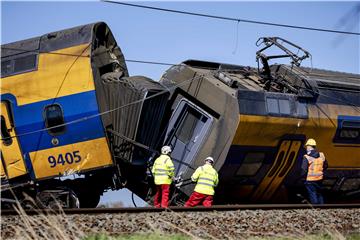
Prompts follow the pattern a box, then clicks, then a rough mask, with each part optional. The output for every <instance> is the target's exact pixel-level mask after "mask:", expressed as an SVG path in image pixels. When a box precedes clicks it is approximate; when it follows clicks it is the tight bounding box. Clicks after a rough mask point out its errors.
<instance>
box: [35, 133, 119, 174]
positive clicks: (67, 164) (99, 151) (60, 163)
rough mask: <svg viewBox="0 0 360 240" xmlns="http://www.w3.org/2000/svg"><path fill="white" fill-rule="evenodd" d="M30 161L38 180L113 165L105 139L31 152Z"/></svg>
mask: <svg viewBox="0 0 360 240" xmlns="http://www.w3.org/2000/svg"><path fill="white" fill-rule="evenodd" d="M30 159H31V162H32V165H33V168H34V173H35V176H36V179H41V178H46V177H51V176H54V175H70V174H73V173H76V172H79V171H85V170H90V169H95V168H100V167H106V166H110V165H112V164H113V162H112V159H111V155H110V151H109V148H108V145H107V141H106V138H105V137H104V138H98V139H94V140H89V141H85V142H79V143H74V144H69V145H64V146H60V147H54V148H49V149H45V150H41V151H37V152H31V153H30Z"/></svg>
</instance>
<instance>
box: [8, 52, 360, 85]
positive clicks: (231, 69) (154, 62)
mask: <svg viewBox="0 0 360 240" xmlns="http://www.w3.org/2000/svg"><path fill="white" fill-rule="evenodd" d="M1 49H6V50H16V51H23V52H21V53H28V52H34V53H45V54H54V55H61V56H68V57H86V58H88V57H90V55H82V54H68V53H59V52H50V51H39V50H36V49H34V50H26V49H20V48H8V47H1ZM18 54H20V53H18ZM18 54H13V55H9V56H14V55H18ZM7 57H8V56H7ZM200 61H201V60H200ZM125 62H128V63H139V64H149V65H159V66H188V65H187V64H185V63H170V62H160V61H153V60H142V59H125ZM220 64H223V63H220ZM225 65H228V64H226V63H225ZM229 65H231V64H229ZM239 67H241V66H239ZM194 68H198V69H204V70H221V71H233V72H236V71H240V70H237V69H234V68H228V69H227V68H221V69H219V67H205V66H194ZM310 69H311V70H313V69H314V68H313V63H312V56H311V67H310ZM309 73H311V74H313V75H316V76H323V77H331V76H332V75H328V74H324V73H313V72H312V71H309ZM338 73H342V72H338ZM345 74H346V73H345ZM347 77H348V76H347ZM351 78H355V79H359V80H360V78H359V77H355V76H353V77H351Z"/></svg>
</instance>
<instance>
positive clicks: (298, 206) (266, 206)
mask: <svg viewBox="0 0 360 240" xmlns="http://www.w3.org/2000/svg"><path fill="white" fill-rule="evenodd" d="M297 209H359V210H360V203H359V204H357V203H356V204H323V205H310V204H246V205H245V204H244V205H215V206H213V207H202V206H199V207H194V208H188V207H177V206H176V207H169V208H154V207H137V208H134V207H131V208H72V209H62V210H53V209H32V210H25V213H26V214H28V215H39V214H50V215H54V214H66V215H70V214H121V213H155V212H172V211H173V212H211V211H218V212H221V211H237V210H297ZM1 215H2V216H6V215H18V213H17V212H16V211H15V210H12V209H4V210H1Z"/></svg>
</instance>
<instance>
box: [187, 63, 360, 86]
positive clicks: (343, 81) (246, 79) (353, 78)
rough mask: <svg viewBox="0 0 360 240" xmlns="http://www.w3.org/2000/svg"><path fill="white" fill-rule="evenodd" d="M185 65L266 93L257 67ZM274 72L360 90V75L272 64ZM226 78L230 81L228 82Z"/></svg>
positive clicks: (320, 83) (324, 84) (214, 64)
mask: <svg viewBox="0 0 360 240" xmlns="http://www.w3.org/2000/svg"><path fill="white" fill-rule="evenodd" d="M182 64H184V65H187V66H189V67H191V68H193V69H194V70H195V71H197V72H199V73H203V74H207V75H209V74H214V73H215V75H214V76H215V77H217V78H220V80H222V81H223V82H224V81H227V83H228V84H232V83H233V82H234V81H236V82H237V87H238V88H240V89H248V90H254V91H263V90H264V85H263V82H262V81H261V76H260V74H259V73H258V70H257V68H254V67H248V66H241V65H234V64H226V63H217V62H207V61H200V60H187V61H184V62H183V63H182ZM271 71H272V73H273V74H274V75H275V76H284V77H285V78H286V79H287V80H289V81H290V82H293V81H295V80H294V79H295V78H299V79H306V80H309V81H314V82H316V84H317V87H319V88H330V89H339V90H353V91H360V74H354V73H346V72H338V71H331V70H324V69H317V68H307V67H297V66H289V65H285V64H281V65H276V64H275V65H272V66H271ZM216 72H217V74H216ZM219 72H223V73H225V74H226V76H223V79H221V77H219ZM225 77H227V78H228V79H227V80H226V79H225ZM231 81H233V82H231Z"/></svg>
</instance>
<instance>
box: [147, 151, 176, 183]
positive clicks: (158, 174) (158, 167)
mask: <svg viewBox="0 0 360 240" xmlns="http://www.w3.org/2000/svg"><path fill="white" fill-rule="evenodd" d="M174 171H175V167H174V164H173V162H172V160H171V158H170V157H169V156H168V155H165V154H162V155H160V157H158V158H157V159H156V160H155V162H154V165H153V167H152V170H151V172H152V174H153V175H154V181H155V184H156V185H162V184H171V182H172V177H173V176H174Z"/></svg>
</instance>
